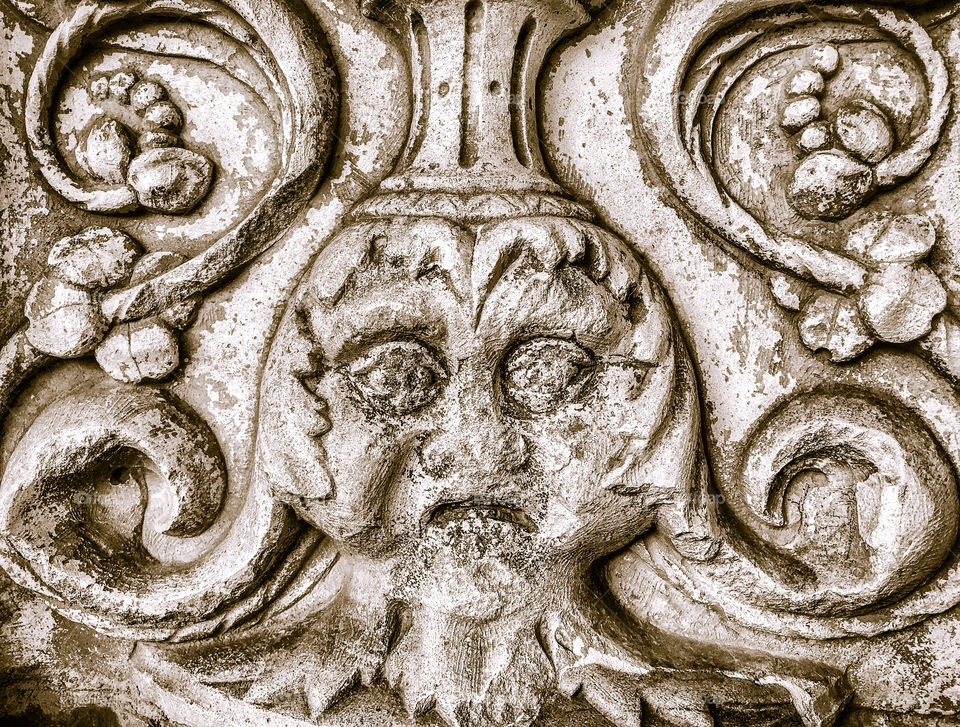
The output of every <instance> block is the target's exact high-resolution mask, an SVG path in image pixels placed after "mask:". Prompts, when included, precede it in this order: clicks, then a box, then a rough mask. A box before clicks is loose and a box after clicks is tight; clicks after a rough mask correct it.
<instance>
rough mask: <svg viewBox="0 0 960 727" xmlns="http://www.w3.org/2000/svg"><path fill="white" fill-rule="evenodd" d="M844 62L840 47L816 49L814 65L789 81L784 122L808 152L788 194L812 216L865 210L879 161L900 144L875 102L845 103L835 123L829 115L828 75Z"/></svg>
mask: <svg viewBox="0 0 960 727" xmlns="http://www.w3.org/2000/svg"><path fill="white" fill-rule="evenodd" d="M839 64H840V54H839V51H838V50H837V48H836V47H835V46H833V45H824V46H820V47H818V48H814V49H812V50H811V51H810V54H809V56H808V67H807V68H804V69H802V70H800V71H797V72H796V73H794V74H793V75H792V76H791V77H790V78H789V79H788V80H787V82H786V83H785V85H784V96H785V99H784V100H785V105H784V107H783V114H782V117H781V120H780V124H781V126H782V127H783V129H784V131H786V132H787V133H789V134H794V135H795V141H796V144H797V146H798V147H799V148H800V150H801V151H803V152H804V153H805V154H807V155H808V156H807V157H806V158H805V159H804V160H803V161H802V162H801V163H800V165H799V166H798V167H797V169H796V171H795V172H794V175H793V181H792V183H791V185H790V188H789V190H788V192H787V196H788V199H789V201H790V204H791V205H792V206H793V208H794V209H796V210H797V211H798V212H799V213H800V214H801V215H803V216H804V217H808V218H811V219H825V220H838V219H843V218H844V217H847V216H849V215H850V214H852V213H853V212H855V211H856V210H857V209H859V208H860V207H861V206H862V205H863V204H864V203H865V202H866V201H867V200H868V199H869V198H870V197H871V196H872V195H873V194H874V192H875V191H876V179H875V175H874V171H873V166H874V165H876V164H878V163H880V162H881V161H883V160H884V159H885V158H886V157H887V156H889V154H890V152H892V151H893V148H894V144H895V138H894V132H893V128H892V127H891V124H890V121H889V119H888V118H887V115H886V114H885V113H884V112H883V111H882V110H880V109H879V108H877V107H876V106H875V105H874V104H872V103H870V102H869V101H865V100H861V99H856V100H852V101H849V102H847V103H845V104H844V105H843V106H842V107H841V108H840V109H839V110H838V111H837V113H836V115H835V118H834V120H833V122H832V123H831V122H830V121H828V120H826V119H825V118H823V108H822V105H821V97H822V96H823V93H824V91H825V88H826V79H827V78H829V77H830V76H832V75H833V74H834V73H836V71H837V68H838V67H839Z"/></svg>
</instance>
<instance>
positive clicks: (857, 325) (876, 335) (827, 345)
mask: <svg viewBox="0 0 960 727" xmlns="http://www.w3.org/2000/svg"><path fill="white" fill-rule="evenodd" d="M936 240H937V231H936V228H935V227H934V225H933V222H931V220H930V219H929V218H928V217H926V216H923V215H915V214H910V215H895V214H892V213H890V212H882V213H879V214H876V215H872V216H871V217H870V218H869V219H867V220H866V221H865V222H863V223H861V224H859V225H858V226H857V227H855V228H854V229H853V230H852V231H851V233H850V235H849V237H848V238H847V251H848V252H849V253H850V254H851V255H852V256H854V257H856V258H857V259H858V260H859V261H860V262H862V263H863V264H864V267H865V268H866V275H865V277H864V282H863V285H862V286H861V287H860V289H859V290H858V291H857V292H856V294H855V295H854V296H852V297H849V298H848V297H846V296H843V295H840V294H837V293H831V292H828V291H826V290H822V289H820V288H816V287H814V286H808V285H805V284H803V285H800V286H799V287H795V286H793V285H791V284H790V283H789V282H788V281H787V279H786V278H775V279H774V280H773V281H772V289H773V293H774V296H775V297H776V298H777V300H778V302H780V304H781V305H783V306H784V307H786V308H789V309H791V310H796V311H799V313H800V317H799V321H798V325H799V330H800V337H801V338H802V339H803V342H804V344H805V345H806V346H807V347H808V348H810V349H811V350H814V351H817V350H821V349H826V350H828V351H830V353H831V357H832V358H833V360H834V361H848V360H850V359H853V358H855V357H857V356H859V355H860V354H861V353H863V352H864V351H866V350H867V349H868V348H870V347H871V346H872V345H873V344H874V343H876V342H877V341H885V342H887V343H909V342H911V341H915V340H917V339H918V338H921V337H923V336H925V335H926V334H927V333H929V332H930V329H931V327H932V325H933V319H934V317H935V316H937V315H939V314H940V313H941V312H943V310H944V309H945V308H946V305H947V293H946V290H945V289H944V286H943V284H942V283H941V281H940V279H939V278H938V277H937V275H936V274H935V273H934V272H933V270H931V269H930V267H929V266H928V265H927V264H926V262H925V260H926V258H927V257H928V256H929V254H930V252H931V250H932V249H933V246H934V245H935V244H936Z"/></svg>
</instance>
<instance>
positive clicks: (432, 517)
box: [426, 500, 537, 533]
mask: <svg viewBox="0 0 960 727" xmlns="http://www.w3.org/2000/svg"><path fill="white" fill-rule="evenodd" d="M473 519H478V520H481V521H484V520H488V521H498V522H502V523H508V524H511V525H516V526H517V527H518V528H520V529H521V530H525V531H527V532H528V533H535V532H537V526H536V523H534V522H533V520H531V519H530V516H529V515H527V514H526V513H525V512H524V511H523V510H521V509H520V508H519V507H513V506H511V505H500V504H496V505H494V504H484V503H478V502H475V501H473V500H467V501H464V502H445V503H442V504H440V505H437V506H436V507H435V508H433V510H432V511H431V512H430V514H429V516H428V517H427V519H426V524H427V525H436V526H438V527H441V528H443V527H445V526H446V525H448V524H449V523H452V522H455V521H457V520H473Z"/></svg>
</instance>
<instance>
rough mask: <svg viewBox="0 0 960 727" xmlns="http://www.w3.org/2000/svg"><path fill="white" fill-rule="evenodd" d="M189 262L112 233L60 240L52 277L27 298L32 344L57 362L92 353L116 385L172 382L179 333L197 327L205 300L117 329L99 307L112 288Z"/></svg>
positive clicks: (96, 230)
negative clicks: (148, 250) (192, 325)
mask: <svg viewBox="0 0 960 727" xmlns="http://www.w3.org/2000/svg"><path fill="white" fill-rule="evenodd" d="M185 260H186V258H184V257H183V256H182V255H178V254H177V253H173V252H155V253H147V254H143V250H142V249H141V247H140V245H139V244H138V243H137V242H136V240H134V239H133V238H132V237H130V236H129V235H127V234H125V233H123V232H120V231H118V230H112V229H110V228H107V227H90V228H87V229H85V230H83V231H82V232H80V233H78V234H76V235H73V236H71V237H65V238H63V239H62V240H59V241H58V242H56V243H55V244H54V245H53V247H52V248H51V250H50V254H49V256H48V258H47V271H46V275H45V276H44V277H43V278H42V279H41V280H40V281H39V282H38V283H37V284H36V285H34V286H33V289H32V290H31V292H30V295H29V297H28V298H27V303H26V309H25V313H26V316H27V320H28V321H29V325H28V327H27V331H26V336H27V340H28V341H29V342H30V344H31V345H32V346H33V347H34V348H36V349H37V350H38V351H41V352H42V353H45V354H47V355H49V356H54V357H56V358H64V359H70V358H79V357H81V356H86V355H88V354H90V353H93V354H94V355H95V357H96V360H97V363H99V364H100V366H101V368H102V369H103V370H104V371H105V372H106V373H107V374H109V375H110V376H111V377H113V378H114V379H117V380H118V381H126V382H131V383H140V382H143V381H159V380H162V379H164V378H166V377H167V376H169V375H170V374H172V373H173V372H174V371H175V370H176V368H177V367H178V366H179V364H180V345H179V341H178V336H177V333H176V331H178V330H183V329H185V328H186V327H187V326H189V325H190V323H191V322H192V321H193V318H194V316H195V315H196V312H197V309H198V307H199V305H200V298H199V296H193V297H191V298H188V299H187V300H185V301H183V302H182V303H179V304H177V305H175V306H172V307H170V308H167V309H166V310H164V311H162V312H160V313H159V314H158V315H156V316H150V317H148V318H144V319H141V320H137V321H131V322H128V323H120V324H118V325H115V326H112V325H111V322H110V321H109V320H108V319H107V318H106V317H105V316H104V314H103V311H102V309H101V302H102V299H103V297H104V295H105V294H106V293H108V292H109V291H110V290H113V289H116V288H119V287H122V286H125V285H136V284H139V283H142V282H145V281H146V280H149V279H150V278H153V277H156V276H158V275H160V274H162V273H164V272H166V271H168V270H171V269H172V268H174V267H177V266H178V265H180V264H181V263H183V262H185Z"/></svg>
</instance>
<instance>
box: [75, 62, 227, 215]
mask: <svg viewBox="0 0 960 727" xmlns="http://www.w3.org/2000/svg"><path fill="white" fill-rule="evenodd" d="M90 92H91V94H92V95H93V97H94V98H95V99H97V100H100V101H106V100H108V99H113V100H114V101H116V102H117V103H119V104H121V105H123V106H129V107H131V108H132V109H133V111H134V112H135V113H136V115H137V116H138V117H139V119H140V123H141V125H142V127H143V128H142V130H141V131H140V133H139V134H138V135H137V137H136V139H135V140H134V138H133V132H132V131H131V130H130V129H129V128H128V127H127V126H125V125H124V124H122V123H121V122H120V121H118V120H117V119H115V118H101V119H100V120H99V121H97V122H96V123H95V124H94V125H93V127H92V128H91V129H90V131H89V132H88V134H87V137H86V141H85V144H84V145H83V147H82V148H81V149H80V150H79V152H78V154H77V161H78V162H79V164H80V166H81V167H82V168H83V170H84V171H85V172H87V173H88V174H89V175H90V176H91V177H93V178H95V179H98V180H100V181H103V182H107V183H109V184H128V185H129V186H130V187H132V188H133V189H134V190H135V191H136V194H137V199H138V201H139V203H140V205H141V206H142V207H143V208H145V209H147V210H150V211H152V212H160V213H163V214H185V213H187V212H190V211H191V210H193V209H194V208H195V207H196V206H197V205H198V204H199V203H200V201H201V200H202V199H203V198H204V197H205V196H206V194H207V191H208V190H209V188H210V183H211V181H212V179H213V165H212V164H211V162H210V160H209V159H207V158H206V157H204V156H202V155H200V154H197V153H196V152H194V151H191V150H189V149H184V148H182V139H181V137H180V131H181V129H182V127H183V114H182V113H181V111H180V109H179V107H178V106H177V105H176V104H175V103H173V101H171V100H170V99H169V97H168V93H167V90H166V89H165V88H164V87H163V86H162V85H161V84H159V83H157V82H155V81H149V80H144V81H139V80H138V79H137V76H136V74H134V73H133V72H131V71H118V72H117V73H115V74H113V75H112V76H110V77H106V76H101V77H99V78H96V79H94V80H93V82H92V83H91V85H90ZM135 147H136V150H137V153H136V154H135V153H134V149H135Z"/></svg>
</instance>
